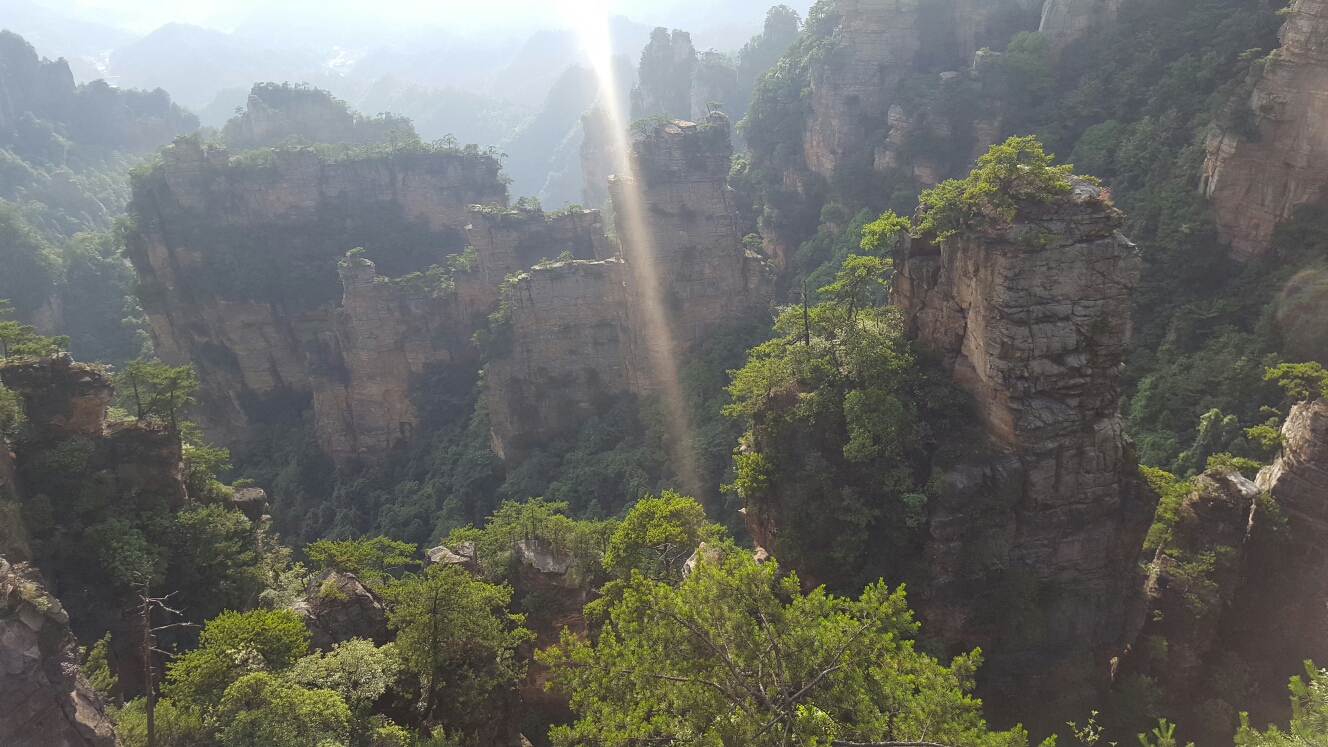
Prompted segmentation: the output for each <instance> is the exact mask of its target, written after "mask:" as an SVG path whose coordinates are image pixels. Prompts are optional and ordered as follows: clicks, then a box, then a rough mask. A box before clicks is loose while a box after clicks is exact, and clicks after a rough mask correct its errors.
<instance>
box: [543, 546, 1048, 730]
mask: <svg viewBox="0 0 1328 747" xmlns="http://www.w3.org/2000/svg"><path fill="white" fill-rule="evenodd" d="M916 629H917V625H916V623H914V622H913V620H912V617H911V615H910V613H909V611H908V606H907V605H906V604H905V601H904V593H903V590H902V589H899V590H896V591H894V592H891V591H890V590H889V589H888V588H886V586H885V584H884V583H882V582H878V583H875V584H871V585H869V586H868V587H867V588H866V589H865V590H864V591H863V592H862V595H861V596H860V597H859V598H857V599H850V598H847V597H840V596H835V595H833V594H828V593H826V591H825V590H824V588H818V589H816V590H814V591H812V592H810V593H807V594H804V593H803V592H802V591H801V589H800V587H799V583H798V579H797V577H796V576H795V575H793V574H789V575H782V574H781V572H780V571H779V570H778V569H777V568H776V565H775V563H774V562H767V563H765V564H760V565H758V564H757V563H756V562H755V561H754V560H753V559H752V557H751V555H750V553H748V552H744V551H737V550H734V549H733V548H730V551H729V552H728V553H727V557H722V558H720V559H717V560H715V561H710V560H702V562H700V563H698V565H697V566H696V568H695V569H694V570H693V571H692V572H691V573H690V574H689V575H688V576H687V578H686V579H685V580H683V582H682V583H681V585H679V586H677V587H675V586H672V585H669V584H666V583H662V582H657V581H651V580H649V579H647V578H645V577H644V576H642V575H641V574H640V573H636V574H634V575H633V577H632V579H631V581H630V584H629V585H628V587H627V588H626V589H624V591H623V594H622V598H621V599H620V600H619V601H618V602H616V603H615V604H614V605H613V608H612V610H611V613H610V618H609V621H608V623H607V624H606V625H605V626H604V628H603V631H602V633H601V634H600V635H599V637H598V639H597V640H595V641H588V640H586V639H584V638H582V637H580V636H577V635H574V634H572V633H570V632H564V634H563V638H562V641H561V644H560V645H559V646H557V647H552V648H549V649H546V650H544V651H542V652H540V653H539V654H537V657H538V658H539V659H540V660H541V661H543V662H544V663H545V664H547V665H549V666H551V667H552V668H553V670H554V680H553V685H552V686H553V688H554V689H556V690H559V691H561V692H564V693H566V694H568V695H569V696H570V697H571V703H572V709H573V710H574V711H575V712H576V713H577V715H578V717H579V718H578V720H577V721H576V722H575V723H573V724H572V725H570V726H560V727H556V728H555V729H553V730H552V731H551V732H550V736H551V737H552V739H553V742H554V744H555V745H560V746H562V745H578V744H598V745H642V744H656V743H658V744H669V743H675V742H676V743H691V744H701V745H726V746H727V745H743V746H744V747H761V746H764V745H794V744H798V745H811V744H818V745H832V744H833V745H841V746H843V745H855V744H861V743H870V742H878V741H883V740H890V741H924V740H925V741H928V742H939V743H942V744H946V745H953V746H954V747H977V746H978V745H982V746H983V747H1022V746H1023V745H1024V744H1025V743H1026V734H1025V732H1024V731H1023V730H1022V729H1021V728H1019V727H1016V728H1014V729H1011V730H1010V731H1005V732H991V731H989V730H988V729H987V726H986V724H985V722H984V721H983V719H982V714H981V705H980V703H979V702H978V701H977V700H976V699H974V698H972V697H971V696H969V695H968V694H967V693H968V691H969V690H970V689H971V688H972V686H973V674H974V671H975V670H976V668H977V666H978V664H979V663H980V661H981V657H980V655H979V654H978V652H976V651H975V652H973V653H972V654H966V655H961V656H958V657H956V658H955V659H954V661H953V662H952V663H951V664H950V666H948V667H946V666H942V665H941V664H940V663H939V662H937V661H936V660H935V659H933V658H931V657H930V656H927V655H926V654H923V653H919V652H917V651H915V650H914V649H913V642H912V638H913V636H914V634H915V632H916Z"/></svg>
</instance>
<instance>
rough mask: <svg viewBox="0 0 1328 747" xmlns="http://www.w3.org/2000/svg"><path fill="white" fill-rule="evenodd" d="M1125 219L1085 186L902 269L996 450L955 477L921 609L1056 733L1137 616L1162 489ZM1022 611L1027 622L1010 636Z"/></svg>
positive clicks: (919, 312)
mask: <svg viewBox="0 0 1328 747" xmlns="http://www.w3.org/2000/svg"><path fill="white" fill-rule="evenodd" d="M1122 220H1123V216H1122V214H1121V213H1120V212H1119V211H1118V210H1116V209H1115V208H1113V207H1111V206H1110V205H1109V204H1108V203H1106V202H1105V201H1104V200H1103V199H1102V197H1101V193H1100V190H1098V189H1097V188H1095V187H1092V186H1091V185H1087V184H1086V183H1083V182H1076V183H1075V189H1074V193H1073V195H1072V196H1070V197H1068V198H1065V199H1062V200H1060V201H1057V202H1054V203H1051V204H1047V205H1024V206H1022V207H1021V214H1020V216H1019V217H1018V218H1016V220H1015V222H1014V223H1013V224H1011V225H1004V226H997V227H993V228H989V229H986V230H982V231H977V232H974V233H970V234H967V235H962V234H961V235H957V236H954V237H952V238H950V239H947V240H945V241H943V242H941V243H940V245H939V246H937V245H932V244H929V243H926V242H924V241H922V240H915V241H914V242H913V243H912V245H911V246H910V247H908V248H907V249H906V250H905V252H904V256H902V257H901V258H900V260H898V261H897V263H896V270H897V272H896V275H895V279H894V291H893V299H894V300H893V302H894V303H895V304H896V305H898V306H899V307H900V308H901V309H902V311H903V312H904V316H905V321H906V324H907V326H908V327H909V328H910V329H911V330H913V331H915V332H916V333H917V335H918V336H919V337H920V338H921V339H922V340H924V341H925V342H927V343H928V344H929V345H930V347H931V349H932V351H933V352H934V354H936V355H937V357H938V358H939V359H940V361H941V364H942V365H943V366H945V367H946V368H947V369H949V370H951V371H952V372H953V375H954V378H955V380H956V381H957V382H959V383H960V384H961V385H963V386H964V387H965V388H966V389H968V390H969V391H970V392H971V393H972V394H973V396H974V399H975V401H976V405H977V409H978V412H979V414H980V415H981V417H982V420H983V421H984V422H985V423H986V426H987V431H988V435H989V438H990V442H991V445H990V449H991V452H992V453H991V455H990V456H986V457H981V456H975V457H971V458H968V459H967V460H965V461H962V462H961V463H959V464H958V465H956V466H954V467H952V468H950V469H949V470H947V471H946V472H945V473H944V475H943V479H944V481H945V484H946V486H947V487H946V489H945V491H944V497H943V498H942V499H941V500H939V501H936V502H933V505H932V506H931V507H930V523H929V527H930V534H931V537H930V540H929V541H928V547H927V562H926V566H927V568H928V574H929V575H930V578H929V580H928V581H927V582H926V584H925V585H924V587H923V589H922V590H921V594H920V595H919V596H917V597H915V600H916V601H915V603H916V604H917V605H918V609H919V617H920V619H921V620H922V622H923V627H924V630H926V631H927V632H928V634H929V635H932V636H936V637H938V638H940V639H941V640H943V641H945V642H946V643H947V644H949V645H951V646H960V647H968V648H971V647H973V646H974V645H979V646H981V647H982V649H983V651H984V654H985V655H986V657H987V663H986V664H984V666H983V672H984V675H983V676H984V679H985V680H986V684H985V685H984V690H985V695H984V701H985V702H988V703H990V704H992V705H993V706H995V707H996V708H997V709H998V710H1001V711H1005V712H1015V713H1019V714H1021V715H1026V714H1039V715H1041V716H1044V717H1046V718H1048V719H1051V721H1049V725H1051V726H1055V724H1054V720H1055V719H1056V718H1059V717H1060V716H1061V715H1062V711H1063V712H1064V713H1068V714H1069V716H1071V717H1072V716H1073V715H1074V713H1073V711H1074V709H1075V708H1081V707H1082V705H1083V703H1084V701H1090V702H1091V698H1092V697H1093V696H1094V694H1095V691H1096V689H1097V687H1099V686H1102V685H1105V683H1106V682H1107V681H1108V678H1109V661H1110V659H1112V658H1113V657H1115V656H1116V655H1117V654H1118V653H1119V652H1120V651H1121V650H1122V649H1123V648H1124V647H1125V645H1126V644H1127V643H1129V642H1130V641H1131V640H1132V639H1133V638H1134V635H1135V632H1136V631H1137V630H1138V627H1139V625H1140V624H1142V622H1143V620H1142V614H1143V604H1142V595H1141V594H1140V593H1139V592H1140V589H1141V588H1142V580H1143V579H1142V577H1141V574H1140V573H1139V570H1138V566H1137V562H1136V558H1137V555H1138V552H1139V549H1140V547H1141V546H1142V543H1143V538H1144V533H1145V532H1146V531H1147V529H1148V525H1149V523H1150V520H1151V518H1152V512H1153V507H1154V505H1155V502H1156V500H1157V499H1156V496H1155V495H1153V494H1152V491H1151V490H1149V489H1148V487H1147V486H1146V484H1145V483H1144V482H1143V479H1142V477H1141V476H1140V475H1139V471H1138V468H1137V466H1136V463H1135V460H1134V454H1133V448H1132V445H1131V444H1130V442H1129V441H1128V439H1127V438H1126V437H1125V435H1124V433H1123V430H1122V423H1121V418H1120V416H1119V414H1118V413H1117V407H1116V403H1117V400H1118V399H1119V396H1120V388H1119V382H1120V376H1121V372H1122V368H1123V364H1122V360H1123V358H1124V355H1125V350H1126V347H1127V343H1128V341H1129V334H1130V326H1129V311H1130V303H1129V302H1130V291H1131V289H1132V288H1133V286H1134V283H1135V282H1136V280H1137V279H1138V274H1139V261H1140V260H1139V254H1138V251H1137V250H1136V249H1135V247H1134V246H1133V245H1132V244H1131V243H1130V242H1129V241H1127V240H1125V238H1123V237H1122V236H1121V235H1120V234H1119V232H1118V231H1117V230H1116V229H1117V228H1118V227H1119V226H1120V225H1121V223H1122ZM992 605H997V606H1001V607H1003V608H1006V609H1005V611H1004V612H1002V613H1001V614H1000V615H999V616H997V617H993V616H992V615H991V614H989V613H990V608H991V606H992ZM1010 605H1016V606H1018V605H1024V613H1022V615H1023V616H1024V617H1026V619H1023V620H1022V622H1021V623H1020V624H1019V625H1020V626H1021V627H1019V628H1018V629H1014V628H1010V627H1009V626H1008V625H1006V626H1004V627H1005V629H1004V630H998V628H1000V627H1001V626H1000V625H997V624H995V622H994V620H996V619H1008V618H1009V614H1008V613H1009V609H1008V608H1009V606H1010ZM984 609H985V610H988V611H987V612H984ZM1061 720H1062V721H1063V720H1064V719H1061Z"/></svg>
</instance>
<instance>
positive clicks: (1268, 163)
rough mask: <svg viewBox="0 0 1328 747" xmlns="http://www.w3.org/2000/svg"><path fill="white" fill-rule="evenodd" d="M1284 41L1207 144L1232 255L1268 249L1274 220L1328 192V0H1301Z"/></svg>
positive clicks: (1218, 213)
mask: <svg viewBox="0 0 1328 747" xmlns="http://www.w3.org/2000/svg"><path fill="white" fill-rule="evenodd" d="M1279 35H1280V38H1281V42H1282V46H1281V47H1279V48H1278V49H1276V50H1274V51H1273V53H1272V54H1271V55H1269V56H1268V58H1267V60H1266V61H1265V62H1264V64H1263V69H1262V77H1261V79H1260V80H1259V81H1258V83H1257V84H1255V86H1254V89H1253V91H1252V92H1251V93H1250V97H1249V100H1248V102H1237V103H1236V107H1237V110H1236V116H1234V117H1232V120H1233V122H1241V123H1247V126H1244V127H1239V128H1236V127H1231V128H1229V129H1228V130H1226V131H1223V130H1220V129H1215V130H1214V131H1213V132H1212V133H1211V134H1210V135H1209V137H1208V141H1207V144H1206V147H1207V151H1208V156H1207V159H1206V160H1205V161H1204V166H1203V177H1202V180H1201V182H1200V189H1201V190H1202V192H1203V193H1204V195H1206V196H1207V197H1208V199H1209V201H1211V202H1212V205H1213V216H1214V218H1215V219H1216V220H1217V225H1218V229H1219V230H1220V232H1221V236H1222V238H1223V240H1225V241H1229V242H1230V244H1231V255H1232V256H1233V257H1235V258H1236V259H1240V260H1244V259H1247V258H1249V257H1253V256H1256V255H1259V254H1262V253H1264V252H1265V251H1267V249H1268V247H1269V242H1270V241H1271V239H1272V236H1273V226H1274V225H1276V224H1277V222H1278V221H1281V220H1285V219H1287V218H1289V217H1291V214H1292V211H1293V210H1294V209H1295V207H1296V206H1297V205H1304V204H1323V203H1324V200H1325V199H1328V193H1326V192H1325V188H1328V177H1326V176H1325V175H1326V174H1328V131H1325V130H1324V128H1323V127H1321V126H1320V122H1322V121H1323V119H1324V117H1325V116H1328V2H1324V0H1295V2H1293V3H1292V4H1291V15H1290V16H1289V17H1288V18H1287V20H1286V22H1285V23H1284V24H1283V25H1282V30H1281V32H1280V34H1279Z"/></svg>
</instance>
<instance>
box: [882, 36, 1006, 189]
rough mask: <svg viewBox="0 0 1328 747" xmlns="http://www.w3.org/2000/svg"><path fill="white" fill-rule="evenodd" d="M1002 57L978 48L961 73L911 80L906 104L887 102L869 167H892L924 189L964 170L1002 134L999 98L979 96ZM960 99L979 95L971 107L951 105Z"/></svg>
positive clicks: (946, 73) (884, 168)
mask: <svg viewBox="0 0 1328 747" xmlns="http://www.w3.org/2000/svg"><path fill="white" fill-rule="evenodd" d="M1002 59H1003V56H1002V55H1001V54H1000V53H997V52H989V51H987V50H981V51H979V52H977V53H976V54H975V55H974V59H973V64H972V65H971V66H969V67H968V68H965V69H963V70H961V71H953V70H951V71H947V72H943V73H941V74H939V75H937V76H936V77H935V78H933V79H932V80H931V81H930V85H927V86H925V87H924V86H923V85H922V81H921V80H919V79H914V86H915V94H917V93H920V94H921V95H915V97H914V99H913V100H911V101H909V102H908V105H907V106H905V105H903V104H897V103H896V104H891V105H890V110H889V112H888V114H887V122H888V124H889V132H890V134H889V136H888V137H887V138H886V141H885V143H884V144H883V145H880V146H877V148H876V154H875V159H874V163H873V166H874V167H875V168H876V170H877V171H888V170H892V169H893V170H896V171H899V172H902V173H903V174H905V175H907V176H911V177H913V178H914V179H915V180H917V184H918V186H920V187H923V188H930V187H934V186H936V185H937V184H938V183H940V182H941V181H942V180H944V179H947V178H949V177H950V176H952V175H954V174H957V173H960V172H961V171H965V170H967V169H968V168H969V167H970V166H971V165H972V164H973V163H974V162H976V161H977V159H978V157H979V156H981V155H983V154H984V153H986V152H987V150H988V149H989V148H990V147H991V146H992V144H993V143H995V142H996V141H997V139H998V137H999V135H1000V132H1001V121H1002V113H1001V111H1000V106H999V103H998V99H995V98H992V97H983V96H982V85H983V83H984V78H986V77H988V76H992V74H993V73H994V72H995V71H996V69H997V68H999V67H1000V65H1001V62H1002ZM961 98H971V99H980V101H981V103H980V105H979V106H978V107H976V111H972V110H971V108H970V107H955V106H954V105H953V102H954V101H956V100H959V99H961Z"/></svg>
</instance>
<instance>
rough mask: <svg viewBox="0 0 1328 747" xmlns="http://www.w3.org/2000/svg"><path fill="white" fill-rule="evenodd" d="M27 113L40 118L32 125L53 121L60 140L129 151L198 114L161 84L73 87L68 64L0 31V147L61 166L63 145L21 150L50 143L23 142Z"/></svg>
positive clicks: (186, 128)
mask: <svg viewBox="0 0 1328 747" xmlns="http://www.w3.org/2000/svg"><path fill="white" fill-rule="evenodd" d="M25 115H28V116H30V117H33V118H35V119H36V120H38V121H37V122H31V125H32V126H34V127H40V126H41V125H42V124H47V125H54V126H55V128H56V130H57V131H58V132H59V133H60V136H61V137H62V138H64V139H67V140H69V141H71V142H73V143H76V144H78V145H80V146H83V147H85V148H94V149H98V148H106V149H118V150H127V151H130V152H133V153H145V152H148V151H150V150H152V149H153V148H156V147H157V146H158V145H160V144H161V143H164V142H167V141H169V140H170V139H171V138H172V137H174V136H176V135H177V134H180V133H185V132H193V131H194V130H197V129H198V117H196V116H194V115H193V114H190V113H189V112H187V111H185V110H184V109H181V108H180V107H179V106H178V105H177V104H173V103H171V97H170V96H169V95H167V94H166V92H165V91H163V90H161V89H160V88H159V89H157V90H156V91H151V92H148V91H135V90H127V89H119V88H112V87H111V86H109V85H107V83H106V81H104V80H95V81H92V82H91V83H85V84H83V85H76V84H75V83H74V74H73V73H72V72H71V71H70V69H69V63H68V62H65V61H64V60H63V59H59V60H55V61H51V60H47V59H44V58H41V57H39V56H38V55H37V51H36V50H35V49H33V47H32V45H31V44H29V43H28V42H27V41H25V40H24V39H23V37H21V36H19V35H18V34H15V33H13V32H11V31H7V30H0V148H6V149H10V150H13V151H15V152H16V153H18V154H19V155H20V156H22V157H25V158H26V157H28V156H30V155H39V156H42V157H43V158H42V160H51V161H54V162H55V163H57V164H58V165H63V162H64V152H63V149H61V152H59V153H56V154H53V153H49V152H46V153H30V152H25V149H26V148H27V147H33V146H37V147H47V146H48V144H49V141H47V142H40V143H31V142H24V138H21V137H20V134H19V132H18V130H17V129H16V127H17V125H18V122H19V119H20V118H22V117H24V116H25ZM51 156H55V157H54V158H51Z"/></svg>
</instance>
